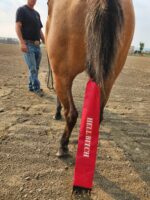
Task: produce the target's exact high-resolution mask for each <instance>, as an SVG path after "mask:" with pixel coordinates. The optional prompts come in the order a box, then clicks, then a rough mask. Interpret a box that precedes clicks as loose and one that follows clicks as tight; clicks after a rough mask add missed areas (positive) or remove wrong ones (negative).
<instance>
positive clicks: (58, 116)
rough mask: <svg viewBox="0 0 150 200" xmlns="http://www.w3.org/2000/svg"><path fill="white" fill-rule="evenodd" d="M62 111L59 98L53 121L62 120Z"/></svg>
mask: <svg viewBox="0 0 150 200" xmlns="http://www.w3.org/2000/svg"><path fill="white" fill-rule="evenodd" d="M61 109H62V106H61V102H60V100H59V98H58V97H57V99H56V113H55V115H54V117H53V119H55V120H60V119H61V118H62V116H61Z"/></svg>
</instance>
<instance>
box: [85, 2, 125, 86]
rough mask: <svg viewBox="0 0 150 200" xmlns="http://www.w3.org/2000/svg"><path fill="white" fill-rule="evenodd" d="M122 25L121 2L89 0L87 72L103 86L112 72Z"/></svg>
mask: <svg viewBox="0 0 150 200" xmlns="http://www.w3.org/2000/svg"><path fill="white" fill-rule="evenodd" d="M122 24H123V11H122V8H121V4H120V0H88V12H87V18H86V34H87V72H88V74H89V76H90V77H91V78H92V79H93V80H94V81H95V82H97V83H100V84H101V85H102V86H103V80H104V79H105V78H107V76H108V74H109V73H110V71H111V70H112V64H113V61H114V58H115V54H116V51H117V46H118V42H119V39H118V38H119V35H118V34H119V32H120V30H121V27H122Z"/></svg>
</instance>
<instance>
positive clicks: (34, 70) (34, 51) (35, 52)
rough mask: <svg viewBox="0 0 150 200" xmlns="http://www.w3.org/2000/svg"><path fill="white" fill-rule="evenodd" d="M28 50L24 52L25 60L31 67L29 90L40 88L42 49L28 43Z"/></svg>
mask: <svg viewBox="0 0 150 200" xmlns="http://www.w3.org/2000/svg"><path fill="white" fill-rule="evenodd" d="M27 48H28V52H27V53H24V58H25V61H26V63H27V65H28V68H29V90H30V91H38V90H40V81H39V80H38V71H39V66H40V62H41V57H42V54H41V49H40V46H36V45H34V44H31V43H27Z"/></svg>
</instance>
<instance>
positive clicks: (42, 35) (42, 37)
mask: <svg viewBox="0 0 150 200" xmlns="http://www.w3.org/2000/svg"><path fill="white" fill-rule="evenodd" d="M40 36H41V40H42V42H43V44H45V37H44V33H43V31H42V29H41V30H40Z"/></svg>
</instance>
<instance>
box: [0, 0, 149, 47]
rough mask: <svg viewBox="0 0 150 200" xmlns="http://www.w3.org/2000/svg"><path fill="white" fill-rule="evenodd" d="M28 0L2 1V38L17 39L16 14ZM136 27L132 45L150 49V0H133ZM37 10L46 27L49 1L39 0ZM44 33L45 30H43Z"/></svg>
mask: <svg viewBox="0 0 150 200" xmlns="http://www.w3.org/2000/svg"><path fill="white" fill-rule="evenodd" d="M26 2H27V1H26V0H0V37H15V38H17V36H16V33H15V13H16V10H17V8H18V7H19V6H21V5H24V4H26ZM133 4H134V9H135V16H136V26H135V33H134V37H133V41H132V45H134V46H135V47H139V43H140V42H144V43H145V48H150V0H133ZM35 9H36V10H37V11H38V12H39V13H40V15H41V20H42V23H43V25H44V27H45V23H46V18H47V0H37V4H36V6H35ZM43 31H44V30H43Z"/></svg>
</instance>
